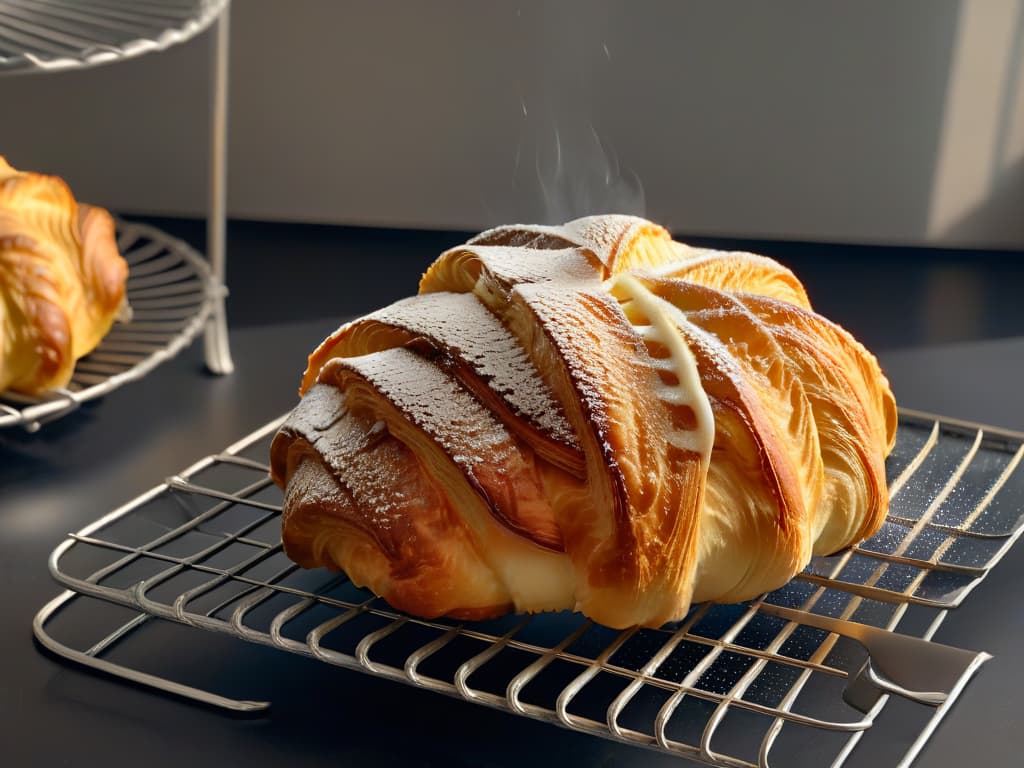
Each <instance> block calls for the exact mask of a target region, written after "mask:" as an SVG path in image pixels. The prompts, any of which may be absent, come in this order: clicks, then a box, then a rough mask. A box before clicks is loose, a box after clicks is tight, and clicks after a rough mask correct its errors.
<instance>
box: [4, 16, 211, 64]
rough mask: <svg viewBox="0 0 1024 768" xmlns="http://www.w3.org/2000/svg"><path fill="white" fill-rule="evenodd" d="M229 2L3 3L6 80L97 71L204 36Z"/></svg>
mask: <svg viewBox="0 0 1024 768" xmlns="http://www.w3.org/2000/svg"><path fill="white" fill-rule="evenodd" d="M227 2H228V0H0V75H3V74H6V73H10V74H15V73H18V74H20V73H28V72H53V71H56V70H61V69H71V68H76V67H87V66H94V65H97V64H104V63H106V62H111V61H117V60H119V59H126V58H131V57H134V56H138V55H141V54H143V53H149V52H152V51H162V50H164V49H165V48H168V47H170V46H172V45H176V44H177V43H182V42H185V41H186V40H188V39H190V38H192V37H194V36H195V35H198V34H199V33H200V32H202V31H203V30H205V29H206V28H207V27H209V26H210V24H212V23H213V22H214V21H215V20H216V19H217V17H218V16H219V15H220V13H221V12H222V11H223V10H224V8H225V6H226V5H227Z"/></svg>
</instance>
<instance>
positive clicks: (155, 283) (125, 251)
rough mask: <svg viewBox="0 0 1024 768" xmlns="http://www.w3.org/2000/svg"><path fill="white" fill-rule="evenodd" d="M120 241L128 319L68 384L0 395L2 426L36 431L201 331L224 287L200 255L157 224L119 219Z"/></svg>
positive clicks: (147, 368)
mask: <svg viewBox="0 0 1024 768" xmlns="http://www.w3.org/2000/svg"><path fill="white" fill-rule="evenodd" d="M117 245H118V249H119V250H120V252H121V254H122V255H123V256H124V258H125V260H126V261H127V262H128V285H127V295H128V304H129V306H130V307H131V310H132V317H131V320H130V321H129V322H127V323H115V324H114V327H113V328H112V329H111V331H110V333H109V334H107V336H106V337H105V338H104V339H103V341H101V342H100V344H99V346H97V347H96V349H94V350H93V351H92V352H91V353H90V354H88V355H87V356H85V357H83V358H82V359H80V360H79V361H78V363H77V364H76V365H75V372H74V375H73V376H72V378H71V382H70V383H69V384H68V386H67V387H62V388H60V389H55V390H53V391H51V392H49V393H47V395H46V396H45V397H43V398H34V397H27V396H25V395H20V394H18V393H16V392H2V393H0V428H2V427H12V426H21V427H24V428H25V429H26V430H28V431H30V432H33V431H35V430H37V429H39V427H40V426H41V425H42V424H44V423H46V422H48V421H52V420H54V419H58V418H60V417H62V416H65V415H67V414H68V413H70V412H72V411H74V410H75V409H76V408H78V407H79V406H80V405H81V404H82V403H84V402H86V401H88V400H93V399H95V398H97V397H101V396H102V395H106V394H108V393H110V392H112V391H114V390H115V389H117V388H118V387H120V386H121V385H123V384H126V383H128V382H130V381H135V380H137V379H140V378H142V377H143V376H145V375H146V374H147V373H149V372H150V371H151V370H152V369H153V368H155V367H156V366H157V365H159V364H160V363H162V362H164V361H165V360H169V359H170V358H172V357H174V356H175V355H176V354H178V352H180V351H181V350H182V349H184V348H185V347H186V346H187V345H188V344H189V343H190V342H191V341H192V340H193V339H194V338H195V337H196V335H197V334H198V333H199V332H200V331H201V330H203V326H204V324H205V322H206V319H207V317H208V316H209V315H210V312H211V309H212V307H213V303H214V301H215V300H216V299H217V298H218V297H219V296H220V295H221V294H222V293H223V292H224V288H223V287H221V286H220V285H218V284H217V282H216V281H215V280H214V278H213V277H212V276H211V273H210V268H209V266H207V263H206V262H205V261H204V260H203V258H202V257H201V256H200V255H199V254H198V253H196V252H195V251H194V250H193V249H192V248H191V247H190V246H189V245H188V244H186V243H184V242H183V241H181V240H178V239H176V238H173V237H170V236H169V235H167V234H165V233H163V232H161V231H160V230H158V229H155V228H153V227H150V226H147V225H145V224H138V223H134V222H126V221H118V222H117Z"/></svg>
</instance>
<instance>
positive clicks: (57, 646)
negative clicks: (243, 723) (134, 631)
mask: <svg viewBox="0 0 1024 768" xmlns="http://www.w3.org/2000/svg"><path fill="white" fill-rule="evenodd" d="M77 596H78V595H77V594H76V593H75V592H72V591H71V590H66V591H64V592H62V593H61V594H60V595H58V596H57V597H55V598H54V599H53V600H51V601H50V602H48V603H47V604H46V605H44V606H43V607H42V608H41V609H40V611H39V613H37V614H36V617H35V619H33V621H32V632H33V633H34V634H35V636H36V640H38V641H39V643H40V645H42V646H43V647H44V648H46V649H47V650H48V651H50V652H52V653H55V654H57V655H58V656H60V657H62V658H65V659H68V660H69V661H73V662H75V663H77V664H81V665H82V666H85V667H89V668H90V669H94V670H96V671H98V672H103V673H105V674H108V675H113V676H114V677H119V678H121V679H123V680H128V681H130V682H133V683H137V684H139V685H143V686H146V687H148V688H154V689H156V690H159V691H162V692H164V693H170V694H173V695H175V696H181V697H183V698H186V699H191V700H192V701H198V702H200V703H202V704H207V705H209V706H214V707H219V708H221V709H227V710H231V711H232V712H261V711H263V710H265V709H267V708H268V707H269V706H270V702H269V701H245V700H241V699H230V698H227V697H225V696H219V695H217V694H216V693H210V692H209V691H204V690H201V689H199V688H193V687H192V686H190V685H184V684H182V683H176V682H174V681H173V680H168V679H166V678H163V677H159V676H157V675H150V674H148V673H146V672H140V671H139V670H137V669H132V668H131V667H126V666H123V665H121V664H115V663H114V662H112V661H107V660H106V659H100V658H97V657H96V656H94V655H93V654H92V653H91V652H90V651H79V650H76V649H74V648H71V647H69V646H67V645H64V644H63V643H61V642H60V641H58V640H56V639H55V638H54V637H53V636H52V635H50V634H49V633H48V632H47V631H46V622H47V621H49V620H50V618H52V617H53V616H54V615H55V614H56V613H57V612H58V611H60V609H61V608H62V607H63V606H64V605H66V604H67V603H68V602H70V601H71V600H73V599H74V598H75V597H77ZM126 629H127V628H126V627H122V628H120V629H118V630H116V631H115V632H114V634H113V635H112V636H109V637H108V638H106V639H105V640H104V641H101V642H100V643H98V644H97V646H95V647H94V648H96V649H102V648H104V647H106V646H107V645H109V644H110V642H113V641H115V640H116V639H118V638H119V637H120V636H121V635H122V634H126V633H127V632H126ZM108 641H110V642H108Z"/></svg>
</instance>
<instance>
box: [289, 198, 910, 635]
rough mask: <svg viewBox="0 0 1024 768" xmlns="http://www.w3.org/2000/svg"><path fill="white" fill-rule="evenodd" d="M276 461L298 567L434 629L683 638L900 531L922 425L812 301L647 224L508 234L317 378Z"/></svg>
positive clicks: (424, 288) (450, 266)
mask: <svg viewBox="0 0 1024 768" xmlns="http://www.w3.org/2000/svg"><path fill="white" fill-rule="evenodd" d="M300 394H301V395H302V399H301V401H300V402H299V404H298V405H297V407H296V408H295V409H294V411H293V412H292V413H291V414H290V416H289V417H288V419H287V420H286V422H285V423H284V424H283V426H282V427H281V428H280V430H279V431H278V433H277V435H276V436H275V438H274V441H273V445H272V448H271V466H272V475H273V478H274V480H275V481H276V482H277V483H278V485H280V486H281V487H282V488H283V489H284V493H285V501H284V509H283V516H282V534H283V541H284V547H285V551H286V553H287V554H288V556H289V557H291V558H292V559H293V560H294V561H295V562H297V563H298V564H300V565H301V566H304V567H307V568H315V567H322V566H326V567H327V568H330V569H337V570H344V571H345V572H346V573H347V574H348V576H349V577H350V578H351V579H352V581H353V582H354V583H355V584H357V585H360V586H365V587H368V588H369V589H370V590H372V591H373V592H374V593H375V594H377V595H379V596H381V597H383V598H384V599H386V600H387V601H388V602H389V603H390V604H391V605H393V606H394V607H395V608H397V609H400V610H402V611H406V612H408V613H411V614H415V615H417V616H422V617H428V618H433V617H439V616H449V617H453V618H457V619H468V620H473V619H485V618H489V617H494V616H497V615H500V614H502V613H506V612H510V611H516V612H520V611H523V612H536V611H555V610H564V609H572V610H577V611H581V612H582V613H584V614H586V615H587V616H588V617H590V618H592V619H594V620H595V621H597V622H599V623H602V624H605V625H607V626H610V627H616V628H621V627H628V626H633V625H642V626H660V625H662V624H664V623H666V622H671V621H676V620H679V619H681V618H683V617H684V616H685V615H686V613H687V612H688V610H689V608H690V605H691V603H693V602H696V601H708V600H711V601H719V602H734V601H742V600H747V599H751V598H754V597H756V596H758V595H760V594H762V593H764V592H766V591H769V590H772V589H775V588H778V587H780V586H782V585H783V584H785V583H786V582H787V581H788V580H789V579H791V578H792V577H793V576H794V575H796V574H797V573H799V572H800V571H801V570H802V569H803V568H804V567H805V566H806V565H807V563H808V561H809V559H810V558H811V556H812V555H825V554H830V553H833V552H836V551H838V550H841V549H843V548H845V547H848V546H850V545H852V544H854V543H856V542H858V541H861V540H863V539H865V538H867V537H870V536H871V535H872V534H873V533H874V532H876V531H877V530H878V528H879V527H880V526H881V524H882V522H883V520H884V517H885V514H886V510H887V508H888V490H887V487H886V480H885V466H884V462H885V457H886V456H887V455H888V453H889V451H890V450H891V449H892V446H893V442H894V440H895V435H896V405H895V400H894V398H893V395H892V392H891V390H890V388H889V384H888V382H887V380H886V378H885V376H884V375H883V374H882V371H881V370H880V368H879V366H878V362H877V361H876V359H875V358H874V356H873V355H871V353H870V352H868V351H867V350H866V349H865V348H864V347H863V346H862V345H861V344H860V343H858V342H857V341H856V340H855V339H854V338H853V337H852V336H851V335H850V334H849V333H847V332H846V331H845V330H843V329H842V328H840V327H839V326H838V325H836V324H835V323H832V322H830V321H829V320H827V319H825V318H824V317H822V316H820V315H818V314H816V313H815V312H814V310H813V309H812V308H811V304H810V301H809V299H808V297H807V294H806V292H805V290H804V288H803V286H802V285H801V284H800V281H799V280H798V279H797V278H796V276H795V275H794V274H793V273H792V272H791V271H790V270H788V269H786V268H785V267H783V266H782V265H780V264H778V263H777V262H775V261H773V260H771V259H768V258H765V257H762V256H756V255H753V254H748V253H735V252H720V251H712V250H706V249H698V248H692V247H689V246H687V245H683V244H682V243H678V242H674V241H673V240H672V238H671V236H670V235H669V233H668V232H667V231H666V230H664V229H663V228H662V227H660V226H658V225H656V224H653V223H651V222H649V221H645V220H643V219H639V218H635V217H629V216H595V217H588V218H584V219H579V220H576V221H572V222H569V223H568V224H566V225H564V226H561V227H547V226H519V225H516V226H506V227H499V228H496V229H492V230H489V231H487V232H484V233H482V234H480V235H477V236H476V237H474V238H472V239H471V240H470V241H469V242H468V243H466V244H464V245H460V246H458V247H455V248H452V249H451V250H449V251H447V252H445V253H443V254H442V255H441V256H440V258H438V259H437V260H436V261H435V262H434V263H433V264H432V265H431V266H430V268H429V269H428V270H427V271H426V273H425V274H424V275H423V278H422V280H421V282H420V287H419V294H418V295H416V296H413V297H410V298H407V299H403V300H401V301H398V302H396V303H394V304H392V305H390V306H388V307H385V308H383V309H381V310H378V311H376V312H373V313H371V314H369V315H366V316H365V317H361V318H359V319H357V320H354V321H353V322H350V323H347V324H345V325H343V326H342V327H341V328H339V329H338V330H337V331H336V332H334V333H333V334H331V336H329V337H328V338H327V339H326V340H325V341H324V342H323V343H322V344H321V345H320V346H319V347H318V348H317V349H316V350H315V351H314V352H313V353H312V354H311V355H310V357H309V367H308V368H307V370H306V372H305V375H304V376H303V378H302V383H301V388H300Z"/></svg>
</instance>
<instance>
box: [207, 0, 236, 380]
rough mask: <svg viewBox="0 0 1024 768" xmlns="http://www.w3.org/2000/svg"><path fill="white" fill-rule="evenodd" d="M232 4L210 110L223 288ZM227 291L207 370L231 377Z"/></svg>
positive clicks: (212, 332) (219, 40)
mask: <svg viewBox="0 0 1024 768" xmlns="http://www.w3.org/2000/svg"><path fill="white" fill-rule="evenodd" d="M230 13H231V4H230V3H228V4H227V5H226V6H225V8H224V10H223V12H222V13H221V15H220V18H219V19H218V20H217V23H216V28H215V29H214V32H213V38H212V41H213V55H212V56H211V60H212V69H213V71H212V72H211V75H212V77H211V80H212V82H213V93H212V100H211V105H210V106H211V109H210V202H209V205H210V209H209V213H208V216H207V220H206V252H207V254H208V255H209V257H210V268H211V271H212V272H213V276H214V277H215V278H216V281H217V284H218V286H221V287H223V286H224V284H225V282H224V277H225V273H226V271H227V270H226V262H227V255H226V248H225V242H226V231H225V227H226V217H227V166H228V162H227V127H228V30H229V25H230ZM225 294H226V291H223V290H222V291H221V293H220V294H219V295H218V296H217V297H216V301H215V302H214V305H213V311H212V312H211V313H210V318H209V320H207V322H206V333H205V334H204V337H203V346H204V350H205V352H206V367H207V368H209V369H210V370H211V371H212V372H213V373H217V374H222V375H223V374H228V373H231V372H232V371H233V370H234V369H235V365H234V363H233V362H232V361H231V350H230V349H229V347H228V323H227V314H226V313H225V311H224V298H225Z"/></svg>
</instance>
